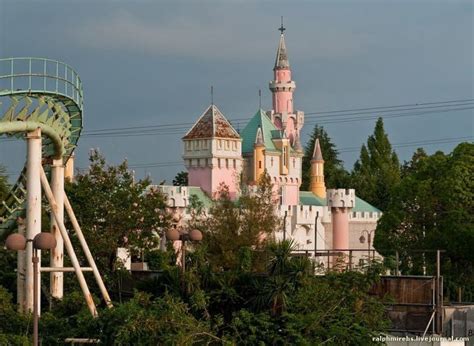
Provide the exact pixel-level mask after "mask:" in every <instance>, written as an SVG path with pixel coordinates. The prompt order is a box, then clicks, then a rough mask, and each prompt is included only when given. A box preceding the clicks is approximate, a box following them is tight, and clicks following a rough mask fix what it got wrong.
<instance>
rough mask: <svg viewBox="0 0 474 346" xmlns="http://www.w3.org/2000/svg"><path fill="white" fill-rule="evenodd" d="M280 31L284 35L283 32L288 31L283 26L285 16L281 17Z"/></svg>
mask: <svg viewBox="0 0 474 346" xmlns="http://www.w3.org/2000/svg"><path fill="white" fill-rule="evenodd" d="M278 30H279V31H280V32H281V34H282V35H283V32H284V31H285V30H286V28H285V27H284V26H283V16H281V26H280V27H279V28H278Z"/></svg>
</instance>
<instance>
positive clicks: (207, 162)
mask: <svg viewBox="0 0 474 346" xmlns="http://www.w3.org/2000/svg"><path fill="white" fill-rule="evenodd" d="M208 166H209V159H206V167H208Z"/></svg>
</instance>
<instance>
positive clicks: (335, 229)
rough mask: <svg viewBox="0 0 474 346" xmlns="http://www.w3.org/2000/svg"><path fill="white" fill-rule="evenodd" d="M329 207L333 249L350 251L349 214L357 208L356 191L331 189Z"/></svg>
mask: <svg viewBox="0 0 474 346" xmlns="http://www.w3.org/2000/svg"><path fill="white" fill-rule="evenodd" d="M327 205H328V207H329V208H331V219H332V247H333V249H335V250H347V249H349V213H350V210H351V209H352V208H354V206H355V190H354V189H329V190H328V191H327Z"/></svg>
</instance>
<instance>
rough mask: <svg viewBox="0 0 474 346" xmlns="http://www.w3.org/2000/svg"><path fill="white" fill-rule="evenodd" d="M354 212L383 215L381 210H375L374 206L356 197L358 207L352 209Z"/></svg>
mask: <svg viewBox="0 0 474 346" xmlns="http://www.w3.org/2000/svg"><path fill="white" fill-rule="evenodd" d="M352 211H372V212H375V213H381V212H382V211H381V210H380V209H377V208H375V207H374V206H373V205H371V204H369V203H367V202H366V201H364V200H363V199H362V198H359V197H357V196H356V205H355V207H354V208H352Z"/></svg>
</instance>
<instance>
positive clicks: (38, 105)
mask: <svg viewBox="0 0 474 346" xmlns="http://www.w3.org/2000/svg"><path fill="white" fill-rule="evenodd" d="M82 119H83V91H82V83H81V79H80V78H79V75H78V74H77V73H76V71H74V69H72V68H71V67H70V66H69V65H67V64H64V63H62V62H59V61H56V60H51V59H44V58H30V57H27V58H6V59H0V136H2V135H6V136H9V137H16V138H24V136H25V134H26V133H27V132H29V131H33V130H35V129H37V128H40V129H41V133H42V136H43V147H42V151H43V160H44V161H46V162H47V161H51V160H52V159H61V158H62V159H63V162H64V163H66V162H67V160H68V159H69V158H70V157H71V155H72V153H73V152H74V149H75V148H76V145H77V142H78V140H79V136H80V134H81V130H82ZM0 163H1V162H0ZM25 173H26V165H25V167H24V168H23V170H22V171H21V172H20V173H19V177H18V179H17V180H16V183H15V184H14V185H13V186H12V188H11V189H10V192H9V194H8V196H7V197H6V198H5V200H3V201H2V202H1V205H0V237H1V236H2V234H5V233H7V232H9V231H11V230H12V229H13V228H14V227H15V225H16V220H17V218H18V217H22V216H24V214H25V196H26V179H25Z"/></svg>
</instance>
